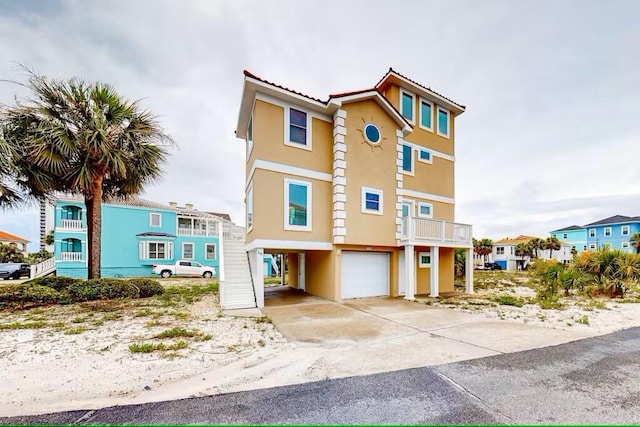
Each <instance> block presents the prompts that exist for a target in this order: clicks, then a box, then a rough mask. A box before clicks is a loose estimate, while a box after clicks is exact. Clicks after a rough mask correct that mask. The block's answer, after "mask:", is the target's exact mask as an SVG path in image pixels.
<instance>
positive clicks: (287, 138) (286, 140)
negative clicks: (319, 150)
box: [284, 105, 313, 151]
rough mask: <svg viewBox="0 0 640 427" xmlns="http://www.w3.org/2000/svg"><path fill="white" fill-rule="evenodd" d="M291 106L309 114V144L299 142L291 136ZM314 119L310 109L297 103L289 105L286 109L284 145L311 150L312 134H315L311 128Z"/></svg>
mask: <svg viewBox="0 0 640 427" xmlns="http://www.w3.org/2000/svg"><path fill="white" fill-rule="evenodd" d="M291 108H293V109H294V110H298V111H302V112H303V113H305V114H306V115H307V145H302V144H299V143H297V142H292V141H291V137H290V135H289V125H290V121H291V118H290V117H291V111H290V110H291ZM312 120H313V118H312V117H311V113H310V112H309V111H308V110H306V109H304V108H300V107H297V106H295V105H294V106H289V105H287V106H286V107H285V109H284V145H286V146H289V147H294V148H299V149H301V150H307V151H311V145H312V144H311V143H312V141H311V135H312V134H313V130H312V129H311V122H312Z"/></svg>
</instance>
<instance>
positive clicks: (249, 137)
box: [247, 115, 253, 159]
mask: <svg viewBox="0 0 640 427" xmlns="http://www.w3.org/2000/svg"><path fill="white" fill-rule="evenodd" d="M251 151H253V115H252V116H251V117H250V118H249V126H248V127H247V159H248V158H249V156H250V155H251Z"/></svg>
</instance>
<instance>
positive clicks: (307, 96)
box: [244, 70, 326, 104]
mask: <svg viewBox="0 0 640 427" xmlns="http://www.w3.org/2000/svg"><path fill="white" fill-rule="evenodd" d="M244 75H245V76H247V77H251V78H252V79H255V80H258V81H261V82H262V83H266V84H268V85H271V86H275V87H277V88H279V89H282V90H286V91H287V92H291V93H295V94H296V95H300V96H304V97H305V98H308V99H311V100H313V101H317V102H321V103H323V104H326V101H323V100H321V99H319V98H314V97H313V96H309V95H307V94H305V93H302V92H298V91H297V90H293V89H289V88H288V87H285V86H281V85H279V84H277V83H274V82H270V81H269V80H265V79H263V78H261V77H258V76H256V75H255V74H253V73H251V72H250V71H247V70H244Z"/></svg>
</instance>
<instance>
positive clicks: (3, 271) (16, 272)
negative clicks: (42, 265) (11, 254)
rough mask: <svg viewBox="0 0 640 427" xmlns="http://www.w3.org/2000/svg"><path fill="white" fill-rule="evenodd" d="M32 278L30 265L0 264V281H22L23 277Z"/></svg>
mask: <svg viewBox="0 0 640 427" xmlns="http://www.w3.org/2000/svg"><path fill="white" fill-rule="evenodd" d="M30 276H31V266H30V265H29V264H20V263H17V262H10V263H7V264H0V279H4V280H7V279H21V278H22V277H26V278H29V277H30Z"/></svg>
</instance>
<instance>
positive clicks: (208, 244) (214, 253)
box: [204, 243, 218, 261]
mask: <svg viewBox="0 0 640 427" xmlns="http://www.w3.org/2000/svg"><path fill="white" fill-rule="evenodd" d="M209 246H213V258H207V248H208V247H209ZM204 259H205V260H207V261H214V260H216V259H218V245H216V244H215V243H205V244H204Z"/></svg>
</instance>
